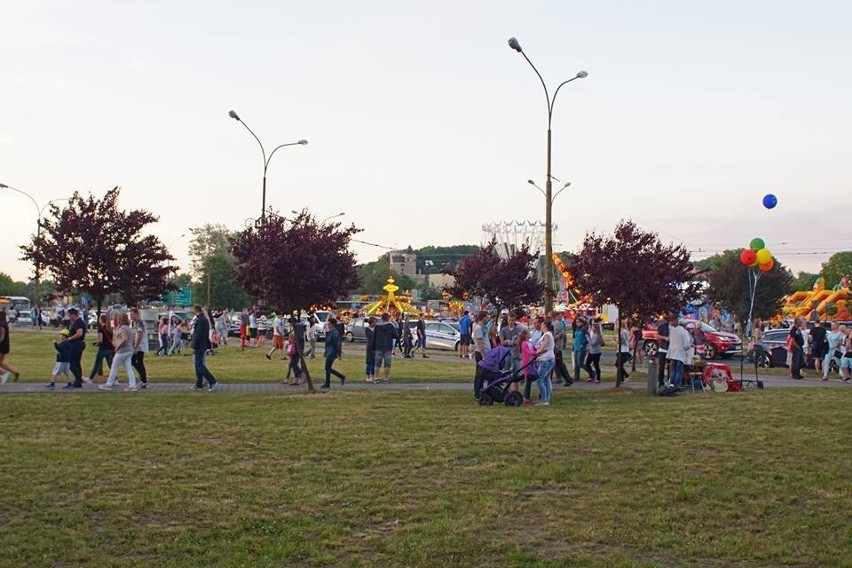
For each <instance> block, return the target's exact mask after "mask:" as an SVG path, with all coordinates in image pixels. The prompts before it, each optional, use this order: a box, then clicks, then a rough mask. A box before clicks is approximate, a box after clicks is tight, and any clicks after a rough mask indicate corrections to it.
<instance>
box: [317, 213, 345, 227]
mask: <svg viewBox="0 0 852 568" xmlns="http://www.w3.org/2000/svg"><path fill="white" fill-rule="evenodd" d="M344 215H346V211H341V212H340V213H337V214H336V215H329V216H328V217H326V218H325V219H323V220H322V223H320V227H322V226H323V225H325V223H326V221H328V220H329V219H334V218H336V217H343V216H344Z"/></svg>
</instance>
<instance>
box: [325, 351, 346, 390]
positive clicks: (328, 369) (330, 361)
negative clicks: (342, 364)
mask: <svg viewBox="0 0 852 568" xmlns="http://www.w3.org/2000/svg"><path fill="white" fill-rule="evenodd" d="M336 360H337V356H336V355H332V356H330V357H326V358H325V386H326V387H329V386H331V376H332V375H334V376H335V377H337V378H338V379H340V384H343V381H345V380H346V375H344V374H343V373H341V372H340V371H337V370H335V369H333V368H332V365H334V362H335V361H336Z"/></svg>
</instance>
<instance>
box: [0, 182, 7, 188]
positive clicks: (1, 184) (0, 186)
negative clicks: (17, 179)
mask: <svg viewBox="0 0 852 568" xmlns="http://www.w3.org/2000/svg"><path fill="white" fill-rule="evenodd" d="M0 188H3V189H9V186H8V185H6V184H5V183H0Z"/></svg>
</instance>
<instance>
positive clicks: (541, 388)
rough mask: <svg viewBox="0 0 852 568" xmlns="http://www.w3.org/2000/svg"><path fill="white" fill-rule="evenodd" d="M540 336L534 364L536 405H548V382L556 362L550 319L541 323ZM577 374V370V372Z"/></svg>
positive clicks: (549, 396) (551, 388)
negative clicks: (537, 396) (537, 394)
mask: <svg viewBox="0 0 852 568" xmlns="http://www.w3.org/2000/svg"><path fill="white" fill-rule="evenodd" d="M542 331H543V333H542V336H541V339H539V340H538V343H537V344H536V355H537V359H536V365H537V366H538V393H539V401H538V402H537V403H536V404H537V405H538V406H549V405H550V399H551V396H552V395H553V383H551V382H550V373H551V372H553V366H554V364H555V363H556V354H555V353H554V351H553V350H554V348H555V347H556V343H555V341H554V339H553V323H552V322H551V321H550V320H545V321H544V323H542ZM578 376H579V372H578Z"/></svg>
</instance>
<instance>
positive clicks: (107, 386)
mask: <svg viewBox="0 0 852 568" xmlns="http://www.w3.org/2000/svg"><path fill="white" fill-rule="evenodd" d="M98 388H99V389H101V390H102V391H111V390H112V386H110V385H98Z"/></svg>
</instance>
